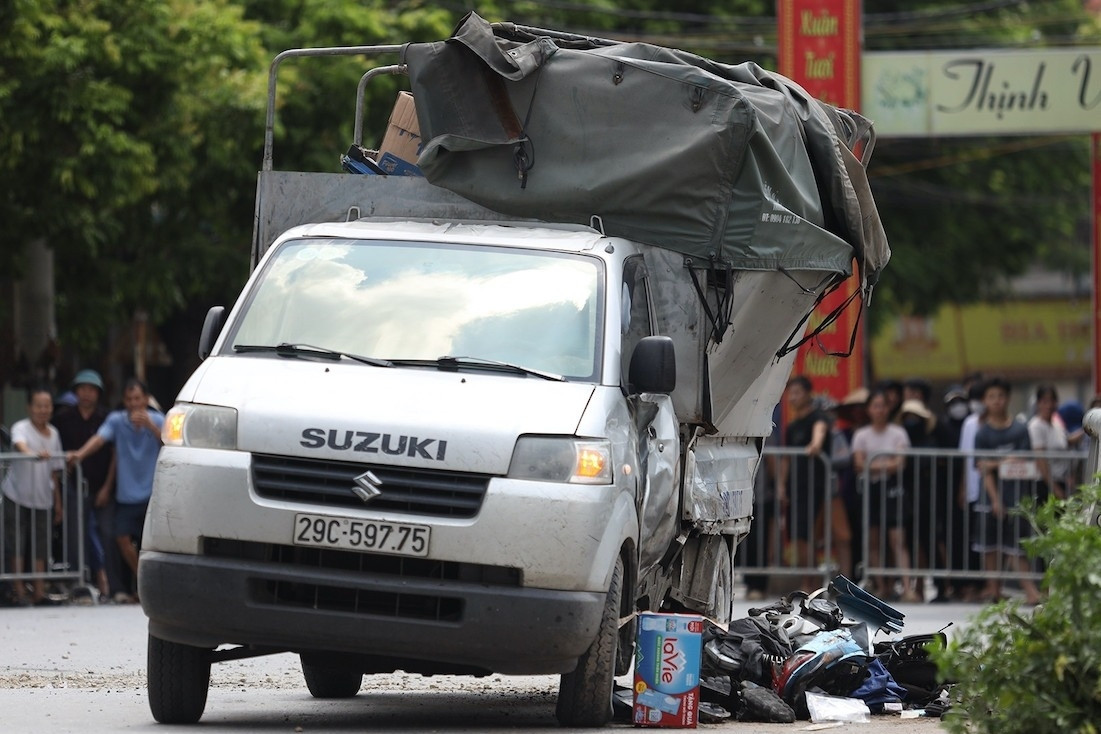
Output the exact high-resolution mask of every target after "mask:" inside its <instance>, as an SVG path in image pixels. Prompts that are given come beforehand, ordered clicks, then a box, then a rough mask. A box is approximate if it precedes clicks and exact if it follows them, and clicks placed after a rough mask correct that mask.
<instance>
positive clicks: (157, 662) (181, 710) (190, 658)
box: [146, 635, 210, 724]
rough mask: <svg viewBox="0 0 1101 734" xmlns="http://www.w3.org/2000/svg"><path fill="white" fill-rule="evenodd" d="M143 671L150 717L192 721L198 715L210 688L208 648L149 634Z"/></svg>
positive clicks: (201, 712) (188, 722) (167, 720)
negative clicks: (183, 643) (144, 671)
mask: <svg viewBox="0 0 1101 734" xmlns="http://www.w3.org/2000/svg"><path fill="white" fill-rule="evenodd" d="M146 674H147V675H146V678H147V681H146V688H147V690H148V692H149V710H150V711H151V712H152V713H153V718H154V719H156V720H157V721H159V722H160V723H162V724H194V723H195V722H197V721H198V720H199V718H200V717H202V715H203V709H205V708H206V694H207V691H208V690H209V689H210V650H208V649H206V648H202V647H192V646H191V645H181V644H180V643H178V642H169V641H168V640H162V639H160V638H159V637H154V636H153V635H149V646H148V656H147V659H146Z"/></svg>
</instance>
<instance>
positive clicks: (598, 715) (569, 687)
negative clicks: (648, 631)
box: [554, 559, 623, 727]
mask: <svg viewBox="0 0 1101 734" xmlns="http://www.w3.org/2000/svg"><path fill="white" fill-rule="evenodd" d="M622 597H623V560H622V559H616V564H615V569H614V570H613V571H612V582H611V584H610V585H609V586H608V596H607V597H606V598H605V600H604V614H603V616H602V617H601V620H600V628H599V630H598V631H597V633H596V639H595V640H593V643H592V644H591V645H589V649H588V650H586V651H585V652H584V653H583V654H582V655H581V657H580V658H579V659H578V661H577V667H576V668H574V670H573V671H572V672H569V673H563V674H562V681H561V683H560V684H559V686H558V703H557V705H556V707H555V712H554V713H555V716H556V717H557V718H558V723H559V724H561V725H562V726H577V727H597V726H604V725H605V724H607V723H608V722H609V721H611V720H612V689H613V686H614V683H615V665H616V648H617V643H618V641H619V610H620V605H621V603H622Z"/></svg>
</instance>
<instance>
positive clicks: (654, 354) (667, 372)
mask: <svg viewBox="0 0 1101 734" xmlns="http://www.w3.org/2000/svg"><path fill="white" fill-rule="evenodd" d="M627 379H628V380H629V381H630V389H631V392H632V393H643V392H653V393H664V394H668V393H671V392H673V389H674V388H675V387H676V386H677V360H676V356H675V355H674V352H673V340H672V339H671V338H670V337H667V336H644V337H642V339H641V340H640V341H639V343H638V344H636V345H635V351H634V352H632V353H631V366H630V367H629V368H628V370H627Z"/></svg>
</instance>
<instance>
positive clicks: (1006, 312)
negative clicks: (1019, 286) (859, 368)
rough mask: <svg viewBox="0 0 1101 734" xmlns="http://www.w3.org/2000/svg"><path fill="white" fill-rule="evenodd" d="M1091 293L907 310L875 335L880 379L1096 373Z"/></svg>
mask: <svg viewBox="0 0 1101 734" xmlns="http://www.w3.org/2000/svg"><path fill="white" fill-rule="evenodd" d="M1091 323H1092V322H1091V319H1090V302H1089V300H1077V301H1072V300H1060V301H1011V302H1008V303H1001V304H977V305H974V306H944V307H943V308H941V309H940V311H939V312H937V314H936V315H935V316H931V317H927V318H926V317H916V316H902V317H899V318H898V319H896V320H895V321H894V322H893V323H891V324H890V325H889V326H888V327H885V328H883V329H882V330H881V331H880V333H878V334H877V335H876V336H875V338H874V339H873V340H872V347H871V348H872V371H873V373H874V375H875V377H876V378H877V379H883V378H897V379H905V378H907V377H925V378H927V379H931V380H959V379H960V378H962V377H963V376H964V375H965V374H967V373H969V372H974V371H981V372H984V373H987V374H1001V375H1007V376H1022V377H1035V378H1056V377H1071V376H1081V377H1083V378H1088V377H1089V376H1090V374H1091V369H1092V364H1091V354H1092V348H1093V347H1092V341H1091V338H1092V326H1091Z"/></svg>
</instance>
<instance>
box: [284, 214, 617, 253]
mask: <svg viewBox="0 0 1101 734" xmlns="http://www.w3.org/2000/svg"><path fill="white" fill-rule="evenodd" d="M300 237H348V238H354V239H377V240H391V241H393V240H401V241H418V240H430V241H433V242H445V243H455V244H481V245H501V246H510V247H531V248H535V249H550V250H559V251H566V252H588V251H592V250H594V249H596V248H597V247H598V246H599V245H602V244H619V243H626V242H627V241H626V240H621V239H619V238H609V237H606V236H604V235H602V234H601V233H600V232H598V231H597V230H595V229H593V228H591V227H586V226H583V225H577V224H552V223H546V222H535V221H531V222H526V221H525V222H515V223H511V222H510V223H504V222H492V221H479V220H469V221H468V220H461V221H453V220H440V219H397V218H391V217H382V218H364V219H358V220H355V221H351V222H325V223H318V224H305V225H301V226H298V227H293V228H292V229H289V230H287V232H285V233H284V234H283V235H282V236H280V237H279V238H278V240H277V242H282V241H284V240H288V239H296V238H300Z"/></svg>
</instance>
